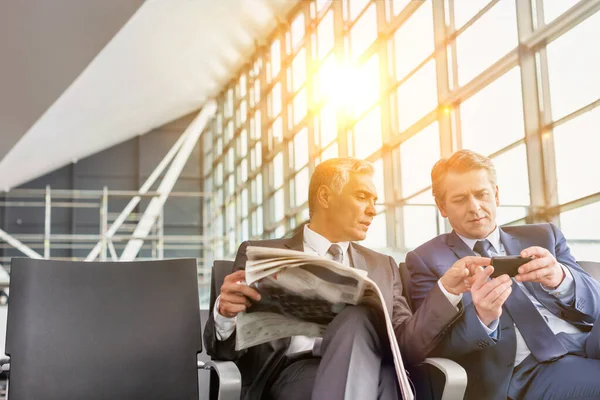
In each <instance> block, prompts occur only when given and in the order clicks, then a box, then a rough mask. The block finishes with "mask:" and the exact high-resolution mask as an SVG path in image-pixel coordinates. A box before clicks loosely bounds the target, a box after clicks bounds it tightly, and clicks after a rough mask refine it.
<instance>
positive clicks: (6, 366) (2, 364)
mask: <svg viewBox="0 0 600 400" xmlns="http://www.w3.org/2000/svg"><path fill="white" fill-rule="evenodd" d="M0 371H1V372H9V371H10V358H2V359H0Z"/></svg>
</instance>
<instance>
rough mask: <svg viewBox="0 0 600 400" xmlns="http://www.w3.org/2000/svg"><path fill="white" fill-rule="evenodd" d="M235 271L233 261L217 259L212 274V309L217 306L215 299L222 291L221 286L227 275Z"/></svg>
mask: <svg viewBox="0 0 600 400" xmlns="http://www.w3.org/2000/svg"><path fill="white" fill-rule="evenodd" d="M232 272H233V261H226V260H215V261H214V263H213V268H212V275H211V279H210V308H209V310H212V309H213V308H214V306H215V301H216V300H217V297H218V296H219V293H221V286H223V282H224V281H225V277H226V276H227V275H229V274H231V273H232Z"/></svg>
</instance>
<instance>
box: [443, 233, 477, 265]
mask: <svg viewBox="0 0 600 400" xmlns="http://www.w3.org/2000/svg"><path fill="white" fill-rule="evenodd" d="M447 244H448V247H450V250H452V251H453V252H454V254H456V258H457V259H458V260H460V259H461V258H464V257H468V256H474V255H475V253H473V250H471V249H470V248H469V246H467V244H466V243H465V242H463V241H462V239H461V238H460V237H458V235H457V234H456V232H454V231H452V232H450V234H449V235H448V239H447Z"/></svg>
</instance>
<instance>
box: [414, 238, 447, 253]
mask: <svg viewBox="0 0 600 400" xmlns="http://www.w3.org/2000/svg"><path fill="white" fill-rule="evenodd" d="M449 235H450V234H449V233H443V234H441V235H438V236H436V237H434V238H433V239H431V240H428V241H427V242H425V243H423V244H422V245H420V246H419V247H417V248H416V249H414V250H412V252H415V253H417V254H419V255H424V254H430V253H431V251H432V250H437V249H439V248H440V247H442V246H444V247H445V246H447V243H448V236H449Z"/></svg>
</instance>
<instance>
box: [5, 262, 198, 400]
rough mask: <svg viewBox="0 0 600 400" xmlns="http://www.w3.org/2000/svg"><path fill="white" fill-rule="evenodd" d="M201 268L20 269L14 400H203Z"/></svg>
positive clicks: (12, 309)
mask: <svg viewBox="0 0 600 400" xmlns="http://www.w3.org/2000/svg"><path fill="white" fill-rule="evenodd" d="M197 282H198V275H197V270H196V260H194V259H180V260H166V261H145V262H130V263H117V262H107V263H100V262H89V263H87V262H69V261H54V260H32V259H25V258H19V259H13V261H12V267H11V282H10V295H11V298H10V302H9V305H8V321H7V333H6V353H7V354H9V355H10V357H11V371H10V388H9V391H10V394H9V395H10V399H11V400H21V399H27V400H30V399H42V398H43V399H52V400H54V399H57V400H58V399H61V400H71V399H73V400H75V399H77V400H79V399H86V400H96V399H98V400H99V399H109V398H114V399H130V400H137V399H144V400H148V399H173V400H175V399H178V400H179V399H189V400H192V399H198V380H197V379H198V370H197V361H196V357H197V353H198V352H199V351H201V347H202V341H201V332H200V324H201V322H200V318H199V315H200V310H199V304H198V303H199V297H198V284H197Z"/></svg>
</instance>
